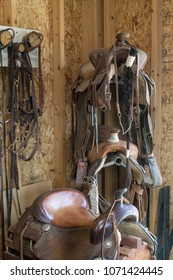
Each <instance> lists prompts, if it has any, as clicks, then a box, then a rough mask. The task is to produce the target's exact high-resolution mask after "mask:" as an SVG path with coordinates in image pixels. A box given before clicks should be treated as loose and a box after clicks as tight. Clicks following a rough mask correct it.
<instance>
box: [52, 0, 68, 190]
mask: <svg viewBox="0 0 173 280" xmlns="http://www.w3.org/2000/svg"><path fill="white" fill-rule="evenodd" d="M52 11H53V77H54V81H53V85H54V114H55V115H54V120H55V123H54V127H55V187H56V188H59V187H65V186H66V156H65V155H66V148H65V77H64V76H65V73H64V72H65V71H64V66H65V58H64V0H53V1H52Z"/></svg>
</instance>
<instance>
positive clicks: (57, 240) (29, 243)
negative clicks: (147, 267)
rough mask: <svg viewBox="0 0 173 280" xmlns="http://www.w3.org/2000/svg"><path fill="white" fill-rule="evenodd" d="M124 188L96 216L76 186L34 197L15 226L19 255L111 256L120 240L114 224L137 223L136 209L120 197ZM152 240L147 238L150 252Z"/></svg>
mask: <svg viewBox="0 0 173 280" xmlns="http://www.w3.org/2000/svg"><path fill="white" fill-rule="evenodd" d="M125 191H126V190H124V189H120V190H118V191H117V192H116V195H115V201H114V203H113V205H112V206H111V207H110V208H109V209H108V210H107V211H106V212H104V213H102V214H101V215H99V216H95V215H93V214H92V212H91V211H90V209H89V205H88V202H87V199H86V197H85V196H84V195H83V194H82V193H81V192H80V191H78V190H76V189H68V188H66V189H57V190H53V191H50V192H48V193H46V194H44V195H42V196H40V197H38V198H37V199H36V200H35V201H34V202H33V204H32V206H31V207H30V208H29V209H27V210H26V212H25V213H24V214H23V215H22V216H21V218H20V220H19V221H18V223H17V224H16V226H15V230H14V234H13V240H14V244H15V249H16V250H18V251H19V253H20V258H21V259H22V258H23V257H24V258H25V259H27V258H30V259H43V260H44V259H57V260H58V259H59V260H66V259H71V260H75V259H78V260H83V259H100V258H103V256H104V258H105V259H114V258H115V256H116V254H117V250H118V249H117V248H118V246H120V240H121V233H120V232H119V230H118V227H119V226H120V225H121V227H122V228H123V230H124V232H125V231H126V230H125V229H124V226H123V224H122V223H123V222H126V223H127V224H128V223H129V222H130V223H131V225H132V224H133V223H134V224H135V225H137V224H138V210H137V209H136V207H135V206H133V205H131V204H128V203H127V202H125V201H124V197H123V194H124V192H125ZM143 232H144V234H143V235H145V237H146V234H145V230H143ZM147 236H148V233H147ZM149 239H150V238H149ZM154 242H155V241H154ZM154 242H153V240H152V241H151V240H150V245H151V246H150V247H152V250H151V251H152V253H153V252H154V247H155V244H154Z"/></svg>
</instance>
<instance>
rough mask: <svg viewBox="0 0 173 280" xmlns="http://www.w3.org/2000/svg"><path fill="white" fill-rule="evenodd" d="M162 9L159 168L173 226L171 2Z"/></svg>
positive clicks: (172, 25)
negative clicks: (168, 186) (168, 193)
mask: <svg viewBox="0 0 173 280" xmlns="http://www.w3.org/2000/svg"><path fill="white" fill-rule="evenodd" d="M162 9H163V25H162V76H163V79H162V88H163V91H162V99H161V100H162V106H161V109H162V110H161V135H160V138H161V170H162V175H163V179H164V184H168V185H170V186H171V196H170V197H171V198H170V203H171V205H170V226H171V227H172V228H173V153H172V151H173V82H172V77H173V33H172V28H173V2H172V1H171V0H163V8H162ZM171 258H172V259H173V250H172V254H171Z"/></svg>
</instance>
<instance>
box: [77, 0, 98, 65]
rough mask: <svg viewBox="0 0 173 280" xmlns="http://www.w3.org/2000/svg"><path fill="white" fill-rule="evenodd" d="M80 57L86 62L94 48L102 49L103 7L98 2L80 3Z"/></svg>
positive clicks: (91, 0)
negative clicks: (81, 37)
mask: <svg viewBox="0 0 173 280" xmlns="http://www.w3.org/2000/svg"><path fill="white" fill-rule="evenodd" d="M82 36H83V44H82V54H83V55H82V57H83V62H86V61H88V55H89V53H90V52H91V51H93V50H94V49H96V48H99V47H103V5H102V1H100V0H94V1H93V0H87V1H83V2H82Z"/></svg>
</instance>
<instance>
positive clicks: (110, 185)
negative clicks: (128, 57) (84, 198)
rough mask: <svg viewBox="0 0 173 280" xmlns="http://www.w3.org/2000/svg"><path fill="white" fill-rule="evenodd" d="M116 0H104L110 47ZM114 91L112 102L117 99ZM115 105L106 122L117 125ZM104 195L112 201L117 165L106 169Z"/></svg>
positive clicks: (105, 22) (106, 33) (105, 27)
mask: <svg viewBox="0 0 173 280" xmlns="http://www.w3.org/2000/svg"><path fill="white" fill-rule="evenodd" d="M114 26H115V1H114V0H109V1H107V0H104V47H105V48H110V47H111V46H112V45H113V44H114V43H115V27H114ZM113 94H114V93H113V92H112V97H111V99H112V100H111V103H112V104H113V102H114V101H115V100H114V99H115V98H114V97H115V96H113ZM113 107H114V106H112V109H111V110H110V111H106V112H105V113H104V122H105V124H106V125H108V126H112V127H114V126H115V114H114V108H113ZM103 172H104V177H105V178H104V195H105V198H106V199H108V200H109V201H110V202H111V200H112V198H113V195H114V194H115V189H116V167H115V166H112V167H109V168H106V169H105V170H104V171H103Z"/></svg>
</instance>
